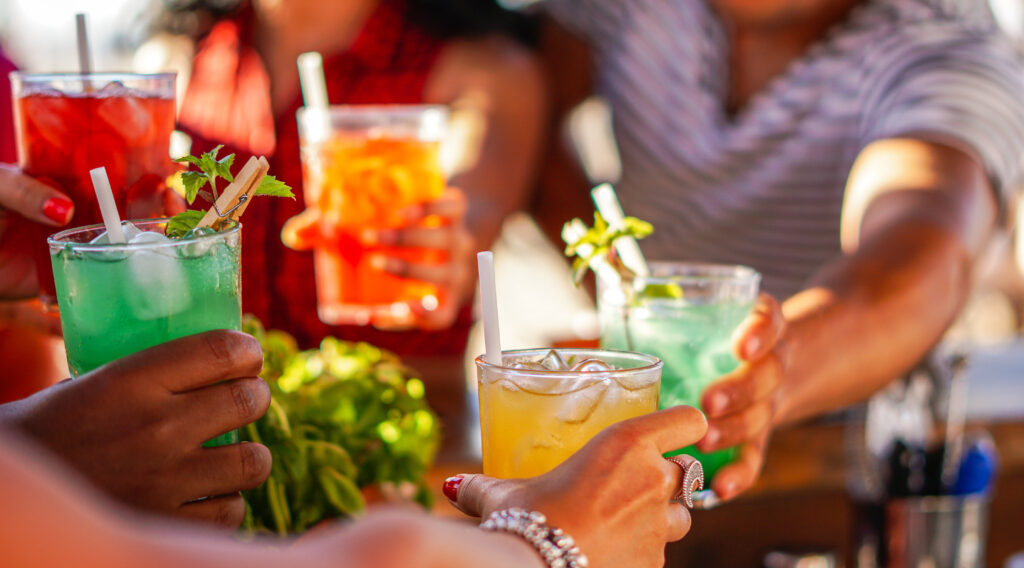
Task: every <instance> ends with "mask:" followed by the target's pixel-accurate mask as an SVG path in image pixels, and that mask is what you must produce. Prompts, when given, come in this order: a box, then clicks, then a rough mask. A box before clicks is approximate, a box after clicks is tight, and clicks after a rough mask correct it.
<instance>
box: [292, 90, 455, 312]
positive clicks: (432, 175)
mask: <svg viewBox="0 0 1024 568" xmlns="http://www.w3.org/2000/svg"><path fill="white" fill-rule="evenodd" d="M298 120H299V134H300V137H301V145H302V165H303V192H304V194H305V202H306V208H307V209H306V211H304V212H303V213H302V214H300V215H298V216H296V217H294V218H292V219H290V220H289V221H288V223H287V224H286V225H285V228H284V231H283V232H282V237H283V239H284V242H285V244H286V245H288V246H289V247H291V248H294V249H297V250H310V249H312V250H313V251H314V263H315V269H316V289H317V309H318V312H319V315H320V319H321V320H323V321H324V322H325V323H329V324H356V325H367V324H372V325H376V326H381V327H402V326H408V325H412V324H413V323H414V315H413V314H414V308H417V307H422V308H423V309H426V310H431V309H436V307H437V306H438V304H439V303H440V302H442V301H444V298H442V297H441V293H440V291H439V290H438V288H437V286H435V285H433V284H430V283H427V282H422V281H418V280H412V279H409V278H401V277H398V276H395V275H393V274H391V273H389V272H386V271H385V270H383V269H382V266H381V263H380V260H378V259H380V258H381V257H383V256H394V257H398V258H401V259H403V260H406V261H410V262H419V263H424V262H425V263H438V262H442V261H443V260H444V253H442V252H441V251H437V250H432V249H409V248H402V247H394V246H387V245H381V244H376V243H375V242H374V239H373V237H372V234H373V232H374V231H378V230H393V229H401V228H405V227H407V226H409V221H408V217H407V215H405V214H404V211H406V210H408V209H409V208H411V207H414V206H416V205H418V204H423V203H426V202H429V201H432V200H435V199H437V198H438V197H440V196H441V194H442V193H443V192H444V189H445V176H444V173H443V172H442V169H441V162H440V146H441V138H442V136H443V134H444V129H445V124H446V121H447V112H446V110H445V109H444V107H437V106H408V105H395V106H338V107H331V108H330V109H314V108H303V109H300V110H299V113H298ZM420 223H421V224H423V225H425V226H431V225H435V226H436V225H437V224H439V221H438V220H437V219H433V218H430V217H428V218H427V219H426V220H424V221H420Z"/></svg>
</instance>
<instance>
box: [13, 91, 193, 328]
mask: <svg viewBox="0 0 1024 568" xmlns="http://www.w3.org/2000/svg"><path fill="white" fill-rule="evenodd" d="M174 79H175V74H174V73H159V74H153V75H142V74H136V73H93V74H89V75H82V74H78V73H53V74H34V73H21V72H17V71H16V72H13V73H11V89H12V94H13V97H14V122H15V132H16V134H17V146H18V164H19V167H20V168H21V169H22V171H24V172H25V173H26V174H28V175H30V176H33V177H35V178H37V179H39V180H40V181H43V182H45V183H51V184H52V185H54V186H55V187H57V188H59V189H60V190H61V191H63V192H64V193H66V194H67V195H68V197H70V198H71V200H72V201H73V202H74V204H75V214H74V217H73V218H72V219H71V221H72V222H73V223H74V225H75V226H82V225H88V224H92V223H99V222H101V221H102V220H103V219H102V217H101V216H100V210H99V205H98V204H97V202H96V194H95V192H94V190H93V187H92V181H91V179H90V177H89V170H91V169H93V168H97V167H100V166H103V167H106V169H107V176H108V177H109V178H110V187H111V189H112V190H113V193H114V200H115V202H116V203H117V206H118V209H119V210H120V211H122V212H127V211H128V210H129V209H128V206H129V205H130V204H132V203H134V202H136V200H157V201H156V202H157V203H161V204H162V203H163V202H162V201H160V200H161V199H162V196H163V192H164V190H165V188H166V185H165V182H166V179H167V177H168V176H170V175H171V174H172V173H173V172H174V171H175V165H174V163H173V162H172V161H171V159H170V156H169V155H168V153H169V145H170V139H171V131H172V130H173V129H174ZM13 230H17V231H31V233H32V234H33V235H35V236H34V238H33V239H32V243H33V245H32V255H33V258H34V259H35V264H36V269H37V275H38V279H39V288H40V298H41V299H42V301H43V304H44V306H46V307H48V308H52V307H54V306H55V301H54V284H53V274H52V272H51V271H50V262H49V260H48V259H47V256H48V254H47V248H46V237H47V235H49V234H50V233H52V232H53V230H52V228H50V227H45V226H42V225H37V224H35V223H30V222H29V221H27V220H25V219H22V218H18V219H16V221H15V227H14V228H12V231H13Z"/></svg>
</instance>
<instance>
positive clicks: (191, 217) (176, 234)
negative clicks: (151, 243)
mask: <svg viewBox="0 0 1024 568" xmlns="http://www.w3.org/2000/svg"><path fill="white" fill-rule="evenodd" d="M204 215H206V212H205V211H196V210H194V209H189V210H188V211H184V212H182V213H178V214H177V215H175V216H174V217H171V219H170V221H168V222H167V229H166V230H165V231H164V233H165V234H166V235H167V236H168V237H169V238H172V239H180V238H182V237H184V236H185V234H186V233H188V232H189V231H191V230H192V229H195V228H196V225H198V224H199V221H201V220H202V219H203V216H204Z"/></svg>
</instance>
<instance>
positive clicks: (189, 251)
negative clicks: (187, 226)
mask: <svg viewBox="0 0 1024 568" xmlns="http://www.w3.org/2000/svg"><path fill="white" fill-rule="evenodd" d="M215 234H217V231H216V230H215V229H213V228H211V227H197V228H195V229H192V230H190V231H189V232H187V233H185V236H184V237H182V240H188V239H194V240H195V242H192V243H187V244H184V245H182V246H180V247H177V248H178V254H179V255H181V256H185V257H196V256H203V255H205V254H206V253H208V252H210V248H211V247H213V245H214V244H216V243H217V242H218V241H217V239H204V238H203V237H208V236H211V235H215Z"/></svg>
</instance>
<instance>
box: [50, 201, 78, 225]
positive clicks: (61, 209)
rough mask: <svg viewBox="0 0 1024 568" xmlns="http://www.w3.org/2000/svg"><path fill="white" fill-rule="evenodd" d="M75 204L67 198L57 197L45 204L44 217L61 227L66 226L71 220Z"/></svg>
mask: <svg viewBox="0 0 1024 568" xmlns="http://www.w3.org/2000/svg"><path fill="white" fill-rule="evenodd" d="M74 209H75V204H74V203H72V202H71V200H70V199H68V198H67V197H60V196H55V197H51V198H49V199H47V200H46V203H43V215H46V218H47V219H49V220H51V221H53V222H54V223H57V224H60V225H66V224H67V223H68V221H70V220H71V214H72V213H73V212H74Z"/></svg>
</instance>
